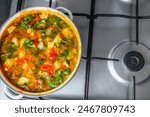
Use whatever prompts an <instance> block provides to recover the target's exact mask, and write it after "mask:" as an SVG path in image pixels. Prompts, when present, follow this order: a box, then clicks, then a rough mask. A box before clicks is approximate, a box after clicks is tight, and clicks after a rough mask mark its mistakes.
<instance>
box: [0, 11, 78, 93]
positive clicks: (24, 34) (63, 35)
mask: <svg viewBox="0 0 150 117" xmlns="http://www.w3.org/2000/svg"><path fill="white" fill-rule="evenodd" d="M0 40H1V42H0V44H1V45H0V64H1V69H2V70H3V72H4V74H5V75H6V77H7V80H8V81H9V82H11V83H12V84H13V85H15V86H17V87H18V88H20V89H23V90H25V91H27V92H44V91H48V90H52V89H54V88H56V87H58V86H60V85H61V84H62V83H63V82H65V81H66V80H67V79H68V78H69V76H70V74H71V73H72V72H73V70H74V69H75V67H76V64H77V63H78V59H79V56H80V55H79V53H80V52H79V51H80V45H79V41H78V38H77V36H76V33H75V32H74V30H73V28H72V27H71V26H70V24H69V23H68V22H67V21H65V20H63V18H61V17H59V16H57V15H54V14H51V13H48V12H44V11H38V10H37V11H36V10H35V11H34V12H27V13H25V14H22V15H19V17H17V18H15V19H14V20H13V21H12V22H11V23H10V24H9V25H8V26H7V27H6V29H5V30H4V31H3V33H2V35H1V36H0Z"/></svg>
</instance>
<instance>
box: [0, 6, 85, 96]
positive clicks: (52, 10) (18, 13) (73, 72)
mask: <svg viewBox="0 0 150 117" xmlns="http://www.w3.org/2000/svg"><path fill="white" fill-rule="evenodd" d="M32 10H39V11H40V10H49V11H51V12H56V13H58V14H59V15H61V18H62V17H63V20H65V21H66V20H67V21H69V25H71V26H72V27H73V28H74V31H75V34H76V36H77V40H78V44H79V55H78V61H77V63H76V66H75V68H74V70H73V71H72V73H71V74H70V76H69V77H68V78H67V80H65V81H64V82H63V83H62V84H60V85H59V86H58V87H56V88H54V89H52V90H48V91H44V92H36V93H35V92H29V91H25V90H23V89H21V88H18V87H16V86H15V85H13V84H12V83H11V82H9V81H8V80H7V78H5V76H4V75H3V73H2V70H1V66H0V77H1V79H2V81H3V82H4V83H5V84H6V85H7V86H8V88H9V89H11V90H12V91H14V92H15V93H17V94H21V95H24V96H28V97H33V96H34V97H40V96H47V95H50V94H51V93H53V92H55V91H57V90H60V89H61V88H63V87H64V86H65V85H66V84H68V83H69V81H70V80H71V79H72V78H73V76H74V75H75V73H76V71H77V69H78V67H79V63H80V59H81V52H82V46H81V38H80V34H79V31H78V29H77V28H76V26H75V25H74V23H73V22H72V21H71V20H70V19H69V18H68V17H67V16H66V15H65V14H63V13H62V12H60V11H58V10H56V9H53V8H49V7H42V6H36V7H29V8H25V9H23V10H20V11H19V12H17V13H15V14H14V15H12V16H11V17H9V18H8V19H7V20H6V21H5V22H4V23H3V25H2V26H1V28H0V35H2V33H3V31H4V30H5V28H6V27H7V26H8V25H10V23H11V22H12V21H13V20H15V19H16V18H17V17H18V16H19V15H20V14H21V13H23V12H27V11H32Z"/></svg>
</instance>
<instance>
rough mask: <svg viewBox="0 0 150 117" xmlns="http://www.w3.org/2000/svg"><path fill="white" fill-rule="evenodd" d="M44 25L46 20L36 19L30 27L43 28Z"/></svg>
mask: <svg viewBox="0 0 150 117" xmlns="http://www.w3.org/2000/svg"><path fill="white" fill-rule="evenodd" d="M45 26H46V20H45V19H42V20H40V21H37V22H36V23H35V24H34V26H33V27H32V28H33V29H37V28H44V27H45Z"/></svg>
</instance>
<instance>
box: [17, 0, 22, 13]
mask: <svg viewBox="0 0 150 117" xmlns="http://www.w3.org/2000/svg"><path fill="white" fill-rule="evenodd" d="M21 5H22V0H18V2H17V9H16V12H18V11H20V10H21Z"/></svg>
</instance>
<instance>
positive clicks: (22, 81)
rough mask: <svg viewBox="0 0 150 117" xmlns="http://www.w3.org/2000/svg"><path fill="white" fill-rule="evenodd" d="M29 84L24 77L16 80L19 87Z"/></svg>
mask: <svg viewBox="0 0 150 117" xmlns="http://www.w3.org/2000/svg"><path fill="white" fill-rule="evenodd" d="M28 83H29V79H28V78H26V77H21V78H20V79H19V80H18V85H19V86H21V85H25V84H28Z"/></svg>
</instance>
